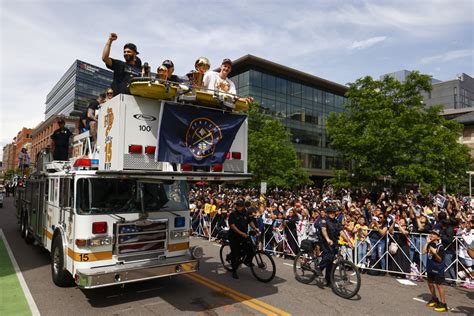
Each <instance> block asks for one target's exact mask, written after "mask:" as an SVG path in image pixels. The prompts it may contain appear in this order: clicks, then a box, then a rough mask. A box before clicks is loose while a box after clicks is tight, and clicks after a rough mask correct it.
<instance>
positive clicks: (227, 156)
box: [225, 152, 230, 160]
mask: <svg viewBox="0 0 474 316" xmlns="http://www.w3.org/2000/svg"><path fill="white" fill-rule="evenodd" d="M225 159H227V160H229V159H230V152H229V153H227V154H225Z"/></svg>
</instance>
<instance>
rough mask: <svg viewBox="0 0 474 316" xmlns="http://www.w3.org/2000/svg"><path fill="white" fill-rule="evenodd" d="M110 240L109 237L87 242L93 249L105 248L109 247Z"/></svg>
mask: <svg viewBox="0 0 474 316" xmlns="http://www.w3.org/2000/svg"><path fill="white" fill-rule="evenodd" d="M110 243H111V240H110V238H109V237H105V238H94V239H90V240H89V246H90V247H95V246H107V245H110Z"/></svg>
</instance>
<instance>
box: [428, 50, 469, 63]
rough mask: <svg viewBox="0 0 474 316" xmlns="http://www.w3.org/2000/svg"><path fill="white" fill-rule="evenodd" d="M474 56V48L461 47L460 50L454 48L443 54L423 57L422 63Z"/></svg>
mask: <svg viewBox="0 0 474 316" xmlns="http://www.w3.org/2000/svg"><path fill="white" fill-rule="evenodd" d="M473 56H474V50H471V49H460V50H452V51H449V52H446V53H443V54H439V55H434V56H429V57H424V58H422V59H421V63H422V64H430V63H433V62H446V61H451V60H455V59H460V58H466V57H471V58H473Z"/></svg>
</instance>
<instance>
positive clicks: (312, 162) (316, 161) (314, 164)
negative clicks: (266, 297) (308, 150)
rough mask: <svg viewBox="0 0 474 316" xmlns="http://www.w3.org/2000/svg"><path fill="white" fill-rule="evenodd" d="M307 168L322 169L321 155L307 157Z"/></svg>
mask: <svg viewBox="0 0 474 316" xmlns="http://www.w3.org/2000/svg"><path fill="white" fill-rule="evenodd" d="M308 160H309V166H308V167H309V168H311V169H322V167H323V157H322V156H321V155H312V154H309V155H308Z"/></svg>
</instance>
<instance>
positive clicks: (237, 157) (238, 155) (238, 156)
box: [232, 151, 242, 159]
mask: <svg viewBox="0 0 474 316" xmlns="http://www.w3.org/2000/svg"><path fill="white" fill-rule="evenodd" d="M232 159H242V154H241V153H239V152H237V151H233V152H232Z"/></svg>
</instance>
